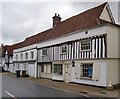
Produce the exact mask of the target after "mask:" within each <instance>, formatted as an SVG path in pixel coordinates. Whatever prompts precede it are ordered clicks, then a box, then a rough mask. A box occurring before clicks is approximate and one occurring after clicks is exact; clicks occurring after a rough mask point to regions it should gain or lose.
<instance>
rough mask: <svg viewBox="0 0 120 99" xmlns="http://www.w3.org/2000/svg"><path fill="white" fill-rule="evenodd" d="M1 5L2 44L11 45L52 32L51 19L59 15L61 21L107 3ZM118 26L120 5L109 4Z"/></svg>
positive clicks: (23, 3) (6, 2)
mask: <svg viewBox="0 0 120 99" xmlns="http://www.w3.org/2000/svg"><path fill="white" fill-rule="evenodd" d="M10 1H11V0H8V1H7V0H6V1H1V2H0V23H1V24H0V43H3V44H4V45H11V44H14V43H18V42H21V41H23V40H24V39H25V38H26V37H29V36H31V35H35V34H37V33H39V32H42V31H45V30H47V29H49V28H52V17H53V16H54V15H55V13H57V14H60V17H61V18H62V21H64V20H66V19H68V18H70V17H72V16H75V15H77V14H79V13H82V12H83V11H86V10H88V9H90V8H93V7H95V6H98V5H100V4H102V3H104V2H75V0H74V1H73V0H71V1H70V2H38V1H36V0H33V1H31V2H28V1H26V2H25V0H24V1H20V2H16V1H17V0H16V1H14V0H13V1H12V2H10ZM109 5H110V8H111V10H112V13H113V16H114V19H115V21H116V22H118V2H109Z"/></svg>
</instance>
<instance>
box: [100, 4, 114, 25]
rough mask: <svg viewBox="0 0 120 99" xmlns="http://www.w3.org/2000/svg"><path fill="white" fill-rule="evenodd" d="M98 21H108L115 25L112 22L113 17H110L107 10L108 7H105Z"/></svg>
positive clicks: (110, 14)
mask: <svg viewBox="0 0 120 99" xmlns="http://www.w3.org/2000/svg"><path fill="white" fill-rule="evenodd" d="M99 18H100V19H103V20H106V21H109V22H112V23H115V22H114V19H113V16H112V13H111V11H110V9H109V6H108V5H106V6H105V7H104V9H103V11H102V13H101V15H100V17H99Z"/></svg>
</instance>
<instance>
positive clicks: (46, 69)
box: [41, 65, 51, 73]
mask: <svg viewBox="0 0 120 99" xmlns="http://www.w3.org/2000/svg"><path fill="white" fill-rule="evenodd" d="M41 72H42V73H51V65H41Z"/></svg>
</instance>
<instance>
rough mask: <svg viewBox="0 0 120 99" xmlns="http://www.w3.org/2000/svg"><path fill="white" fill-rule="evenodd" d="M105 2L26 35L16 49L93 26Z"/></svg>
mask: <svg viewBox="0 0 120 99" xmlns="http://www.w3.org/2000/svg"><path fill="white" fill-rule="evenodd" d="M105 5H106V3H104V4H102V5H100V6H98V7H95V8H92V9H90V10H87V11H85V12H83V13H80V14H78V15H76V16H73V17H71V18H69V19H67V20H65V21H62V22H61V23H59V24H58V25H57V26H55V27H54V28H51V29H48V30H46V31H44V32H41V33H38V34H36V35H34V36H31V37H28V38H26V39H25V41H24V42H22V43H20V44H18V46H17V47H16V49H18V48H21V47H25V46H29V45H32V44H35V43H39V42H41V41H45V40H48V39H53V38H56V37H60V36H62V35H66V34H69V33H71V32H75V31H77V30H82V29H86V28H90V27H94V26H97V25H98V22H97V19H98V18H99V16H100V14H101V12H102V11H103V9H104V7H105Z"/></svg>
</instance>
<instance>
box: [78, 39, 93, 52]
mask: <svg viewBox="0 0 120 99" xmlns="http://www.w3.org/2000/svg"><path fill="white" fill-rule="evenodd" d="M80 44H81V46H80V51H90V50H91V40H83V41H81V42H80Z"/></svg>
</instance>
